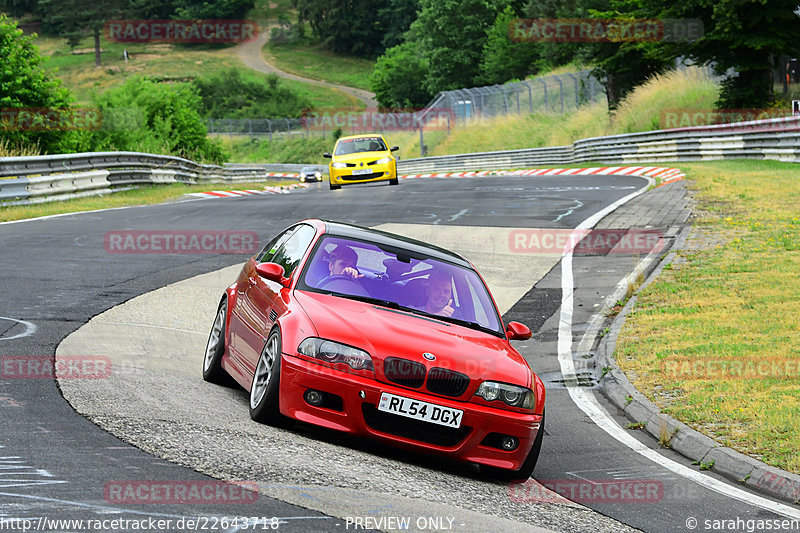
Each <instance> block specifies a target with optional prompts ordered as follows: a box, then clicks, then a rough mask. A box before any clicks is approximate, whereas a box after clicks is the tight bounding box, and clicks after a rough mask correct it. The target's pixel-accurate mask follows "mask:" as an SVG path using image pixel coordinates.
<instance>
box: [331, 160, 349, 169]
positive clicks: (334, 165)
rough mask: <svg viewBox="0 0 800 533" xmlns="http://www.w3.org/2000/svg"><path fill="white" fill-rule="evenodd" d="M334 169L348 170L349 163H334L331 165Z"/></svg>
mask: <svg viewBox="0 0 800 533" xmlns="http://www.w3.org/2000/svg"><path fill="white" fill-rule="evenodd" d="M331 166H332V167H333V168H347V163H342V162H341V161H334V162H333V163H331Z"/></svg>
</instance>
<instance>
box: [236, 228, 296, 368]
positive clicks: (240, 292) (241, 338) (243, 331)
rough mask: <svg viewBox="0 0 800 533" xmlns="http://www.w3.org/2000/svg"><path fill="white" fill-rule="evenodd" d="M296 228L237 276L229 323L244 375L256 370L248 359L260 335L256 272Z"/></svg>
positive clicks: (268, 247)
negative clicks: (251, 366)
mask: <svg viewBox="0 0 800 533" xmlns="http://www.w3.org/2000/svg"><path fill="white" fill-rule="evenodd" d="M296 229H297V226H292V227H291V228H289V229H287V230H286V231H284V232H282V233H280V234H279V235H277V236H276V237H275V238H274V239H272V240H271V241H270V242H268V243H267V245H266V246H264V248H263V249H262V250H261V251H260V252H259V253H258V254H256V255H255V256H253V257H251V258H250V259H248V260H247V262H246V263H245V265H244V267H243V268H242V271H241V272H240V273H239V278H238V279H237V280H236V298H235V300H234V305H233V308H232V309H231V320H230V326H229V332H230V334H229V336H228V355H229V356H230V361H231V363H232V364H233V365H234V366H236V368H237V370H238V371H239V372H240V373H243V374H244V375H247V374H248V373H252V368H250V369H248V368H247V367H248V365H247V364H245V361H247V360H249V359H250V357H251V354H250V353H249V352H250V351H251V350H252V347H253V346H255V345H256V344H257V341H258V339H260V335H259V334H258V332H257V330H256V324H258V319H257V317H256V315H257V310H256V305H257V304H256V303H255V302H253V301H251V300H250V297H252V296H253V295H254V294H255V293H253V292H252V291H251V290H250V289H251V288H252V287H253V285H254V284H255V283H256V282H257V280H256V278H258V277H259V276H258V274H257V273H256V265H257V264H258V263H262V262H268V261H269V260H270V259H271V258H272V256H273V255H275V252H277V251H278V249H279V248H280V247H281V246H282V245H283V243H284V242H286V240H288V239H289V237H291V236H292V234H293V233H294V232H295V230H296Z"/></svg>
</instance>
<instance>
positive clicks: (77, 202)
mask: <svg viewBox="0 0 800 533" xmlns="http://www.w3.org/2000/svg"><path fill="white" fill-rule="evenodd" d="M291 183H294V182H292V181H289V180H274V181H261V182H258V183H236V184H219V183H208V184H203V185H187V184H183V183H171V184H167V185H145V186H141V187H137V188H136V189H131V190H127V191H121V192H116V193H113V194H106V195H103V196H92V197H87V198H75V199H73V200H65V201H63V202H47V203H43V204H36V205H13V206H0V222H8V221H11V220H23V219H26V218H36V217H44V216H48V215H58V214H62V213H77V212H80V211H94V210H96V209H110V208H114V207H127V206H136V205H149V204H160V203H162V202H168V201H170V200H175V199H177V198H180V197H181V196H183V195H184V194H189V193H192V192H203V191H212V190H218V189H225V190H229V189H263V188H264V187H268V186H276V185H288V184H291Z"/></svg>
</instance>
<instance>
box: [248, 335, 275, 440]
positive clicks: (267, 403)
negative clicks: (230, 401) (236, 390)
mask: <svg viewBox="0 0 800 533" xmlns="http://www.w3.org/2000/svg"><path fill="white" fill-rule="evenodd" d="M280 378H281V333H280V331H279V330H278V329H277V328H275V329H273V330H272V331H271V332H270V334H269V337H267V342H266V343H265V344H264V349H262V350H261V355H260V356H259V357H258V364H256V370H255V372H254V373H253V383H252V384H251V385H250V418H252V419H253V420H255V421H256V422H261V423H263V424H270V425H276V424H279V423H280V422H282V421H283V417H282V415H281V412H280V402H279V398H278V389H279V388H280Z"/></svg>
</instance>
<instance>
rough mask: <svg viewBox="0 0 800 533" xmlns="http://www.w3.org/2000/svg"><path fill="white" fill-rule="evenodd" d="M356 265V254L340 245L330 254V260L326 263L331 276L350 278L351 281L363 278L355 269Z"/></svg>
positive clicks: (347, 247)
mask: <svg viewBox="0 0 800 533" xmlns="http://www.w3.org/2000/svg"><path fill="white" fill-rule="evenodd" d="M356 263H358V254H356V252H355V250H353V249H352V248H350V247H349V246H344V245H342V244H340V245H339V246H337V247H336V248H334V250H333V251H332V252H331V255H330V260H329V261H328V271H329V272H330V275H331V276H350V277H351V278H353V279H359V278H363V277H364V274H361V273H359V272H358V270H357V269H356Z"/></svg>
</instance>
